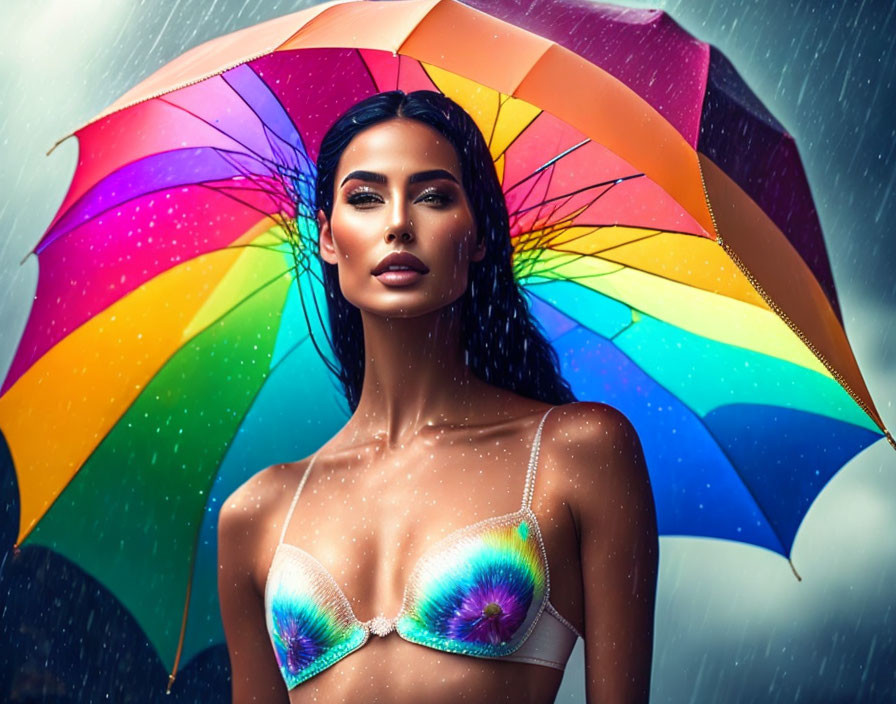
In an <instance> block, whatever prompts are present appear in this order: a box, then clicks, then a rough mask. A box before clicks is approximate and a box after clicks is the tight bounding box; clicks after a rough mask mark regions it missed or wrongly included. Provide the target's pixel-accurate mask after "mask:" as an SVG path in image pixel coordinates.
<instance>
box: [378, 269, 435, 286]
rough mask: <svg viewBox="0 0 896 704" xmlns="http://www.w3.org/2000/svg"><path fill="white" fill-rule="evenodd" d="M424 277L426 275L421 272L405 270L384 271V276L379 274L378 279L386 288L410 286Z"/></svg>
mask: <svg viewBox="0 0 896 704" xmlns="http://www.w3.org/2000/svg"><path fill="white" fill-rule="evenodd" d="M424 276H426V274H421V273H420V272H419V271H414V270H413V269H403V270H401V271H384V272H383V273H382V274H377V275H376V278H377V279H378V280H379V281H381V282H382V283H383V284H385V285H386V286H410V285H411V284H413V283H415V282H417V281H419V280H420V279H422V278H423V277H424Z"/></svg>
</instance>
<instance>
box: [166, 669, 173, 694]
mask: <svg viewBox="0 0 896 704" xmlns="http://www.w3.org/2000/svg"><path fill="white" fill-rule="evenodd" d="M173 684H174V673H173V672H172V673H171V674H170V675H168V687H167V688H166V689H165V694H171V685H173Z"/></svg>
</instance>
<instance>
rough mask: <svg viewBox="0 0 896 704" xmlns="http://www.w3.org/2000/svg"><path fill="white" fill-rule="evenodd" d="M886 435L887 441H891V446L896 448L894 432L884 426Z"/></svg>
mask: <svg viewBox="0 0 896 704" xmlns="http://www.w3.org/2000/svg"><path fill="white" fill-rule="evenodd" d="M884 435H885V436H886V437H887V442H889V443H890V446H891V447H892V448H893V449H894V450H896V440H894V439H893V434H892V433H891V432H890V431H889V430H887V429H886V428H884Z"/></svg>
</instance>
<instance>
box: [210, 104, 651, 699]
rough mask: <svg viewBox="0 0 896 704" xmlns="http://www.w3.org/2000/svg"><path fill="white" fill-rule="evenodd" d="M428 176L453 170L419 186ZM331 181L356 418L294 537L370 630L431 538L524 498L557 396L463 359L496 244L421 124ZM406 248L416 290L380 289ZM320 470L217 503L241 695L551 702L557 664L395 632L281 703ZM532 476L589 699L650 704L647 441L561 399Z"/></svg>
mask: <svg viewBox="0 0 896 704" xmlns="http://www.w3.org/2000/svg"><path fill="white" fill-rule="evenodd" d="M435 169H441V170H443V171H445V172H447V174H448V175H444V174H443V175H441V176H437V177H436V178H433V179H429V180H425V181H420V182H413V183H412V182H411V176H412V175H413V174H418V173H420V172H425V171H431V170H435ZM358 172H372V173H374V174H379V175H380V176H381V178H380V179H379V180H369V173H368V174H367V175H365V174H363V173H361V174H359V173H358ZM353 174H354V175H353ZM347 177H349V178H347ZM335 184H336V190H335V200H334V207H333V212H332V216H331V218H330V220H328V219H327V218H326V216H325V215H324V213H323V212H319V213H318V224H319V228H320V250H321V256H322V257H323V258H324V260H325V261H327V262H328V263H331V264H336V265H337V267H338V271H339V284H340V288H341V289H342V292H343V294H344V295H345V297H346V298H347V299H348V300H349V301H350V302H351V303H352V304H354V305H355V306H357V307H358V308H359V309H360V311H361V317H362V321H363V329H364V359H365V374H364V384H363V389H362V393H361V397H360V401H359V405H358V408H357V410H356V411H355V413H354V414H353V415H352V417H351V418H350V419H349V421H348V422H347V424H346V425H345V426H344V427H343V428H342V429H341V430H340V431H339V432H338V433H337V434H336V435H335V436H334V437H333V438H331V439H330V440H329V441H328V442H327V443H326V444H325V445H324V446H323V447H322V448H321V449H320V451H319V452H318V457H317V461H316V463H315V465H314V467H313V468H312V471H311V473H310V475H309V478H308V482H307V484H306V486H305V488H304V490H303V493H302V495H301V500H300V502H299V504H298V507H297V509H296V513H295V515H294V516H293V518H292V520H291V521H290V524H289V527H288V530H287V535H286V542H288V543H292V544H297V545H299V546H300V547H302V548H303V549H305V550H307V551H308V552H310V553H311V554H313V555H314V556H315V557H316V558H317V559H318V560H320V562H321V563H322V564H323V565H324V566H325V567H326V568H327V570H328V571H329V572H330V573H331V574H332V575H333V577H334V579H336V580H337V582H338V583H339V585H340V587H341V588H342V589H343V591H344V593H345V595H346V597H347V598H348V600H349V602H350V603H351V606H352V609H353V610H354V612H355V614H356V616H357V617H358V618H359V619H361V620H362V621H364V620H367V619H369V618H372V617H373V616H376V615H378V614H384V615H386V616H394V615H395V614H396V613H397V612H398V610H399V608H400V605H401V600H402V596H403V591H402V590H403V588H404V585H405V582H406V580H407V578H408V576H409V573H410V572H411V570H412V568H413V566H414V564H415V563H416V561H417V560H418V559H419V557H420V555H421V554H422V553H423V552H425V551H426V550H427V549H428V548H429V547H431V546H432V545H433V544H434V543H435V542H436V541H437V540H438V539H440V538H443V537H444V536H445V535H447V534H448V533H450V532H451V531H452V530H456V529H458V528H461V527H463V526H465V525H469V524H472V523H474V522H476V521H478V520H481V519H483V518H487V517H490V516H494V515H500V514H504V513H508V512H511V511H514V510H516V509H517V508H518V507H519V498H520V496H521V492H522V489H523V481H524V476H525V468H526V465H527V463H528V458H529V451H530V447H531V443H532V439H533V436H534V433H535V429H536V427H537V425H538V422H539V421H540V420H541V417H542V415H543V414H544V412H545V411H546V410H547V409H548V408H550V405H548V404H545V403H542V402H539V401H534V400H532V399H529V398H525V397H523V396H519V395H517V394H514V393H512V392H509V391H506V390H504V389H500V388H498V387H495V386H492V385H490V384H488V383H485V382H483V381H481V380H480V379H478V378H476V377H475V376H473V374H472V373H471V371H470V369H469V368H468V367H467V366H466V365H465V362H464V355H463V351H462V345H461V337H460V318H459V311H458V307H457V306H456V305H454V304H455V303H456V302H457V301H458V299H459V298H460V297H461V296H462V294H463V293H464V291H465V290H466V287H467V283H468V271H469V267H470V266H471V265H475V262H477V261H479V260H481V259H482V257H483V256H484V248H483V247H484V245H477V243H476V225H475V220H474V218H473V215H472V212H471V210H470V206H469V202H468V199H467V196H466V194H465V193H464V191H463V188H462V186H461V185H460V184H461V172H460V165H459V161H458V157H457V154H456V152H455V151H454V148H453V147H452V146H451V145H450V143H448V142H447V140H445V138H444V137H443V136H442V135H440V134H439V133H438V132H437V131H435V130H433V129H432V128H430V127H429V126H427V125H424V124H422V123H419V122H416V121H413V120H408V119H404V118H396V119H393V120H389V121H387V122H383V123H379V124H377V125H375V126H373V127H370V128H368V129H366V130H364V131H363V132H361V133H359V134H358V135H357V136H356V137H355V138H354V139H353V140H352V142H351V143H350V144H349V145H348V147H347V148H346V150H345V152H344V153H343V155H342V158H341V159H340V162H339V165H338V169H337V174H336V180H335ZM402 250H406V251H408V252H411V253H412V254H414V255H415V256H417V257H418V258H419V259H421V260H422V261H423V262H424V263H425V264H426V265H427V266H428V267H429V270H430V271H429V273H428V274H426V275H425V276H423V277H422V278H421V279H420V280H419V281H417V282H415V283H414V284H412V285H411V286H406V287H394V286H393V287H390V286H387V285H384V284H383V283H382V282H381V281H380V280H378V279H377V278H376V277H374V276H373V275H372V270H373V269H374V267H375V266H376V265H377V264H378V263H379V262H380V260H381V259H382V258H383V257H384V256H386V255H387V254H388V253H390V252H392V251H402ZM309 401H310V399H306V400H303V401H302V402H303V403H305V402H309ZM309 461H310V457H306V458H304V459H302V460H300V461H296V462H286V463H283V464H279V465H274V466H271V467H268V468H266V469H264V470H262V471H260V472H258V473H257V474H256V475H254V476H253V477H252V478H251V479H249V480H248V481H247V482H246V483H245V484H243V485H242V486H241V487H240V488H239V489H237V490H236V491H235V492H234V493H233V494H232V495H231V496H230V497H229V498H228V499H227V501H226V502H225V504H224V506H223V507H222V509H221V513H220V519H219V524H218V551H219V574H218V589H219V596H220V602H221V614H222V618H223V622H224V628H225V633H226V637H227V647H228V651H229V654H230V662H231V666H232V673H233V690H232V691H233V702H234V704H246V703H248V702H265V703H277V702H282V703H284V704H285V703H286V702H293V703H298V702H327V703H334V704H336V703H338V702H392V703H396V704H402V703H405V702H408V703H410V702H414V703H416V702H420V701H426V702H427V704H438V703H440V702H452V703H454V702H461V701H463V702H483V703H486V702H488V703H492V702H533V703H538V704H545V703H547V702H552V701H553V700H554V697H555V695H556V692H557V689H558V687H559V685H560V680H561V678H562V673H561V672H560V671H559V670H556V669H552V668H549V667H544V666H540V665H532V664H527V663H519V662H506V661H500V660H488V659H480V658H473V657H469V656H462V655H455V654H450V653H445V652H441V651H437V650H433V649H430V648H425V647H422V646H419V645H415V644H412V643H409V642H407V641H405V640H403V639H401V638H400V637H399V636H398V635H397V634H395V633H392V634H390V635H389V636H387V637H385V638H378V637H372V638H371V640H370V641H369V642H368V643H366V644H365V645H364V646H363V647H361V648H359V649H358V650H356V651H355V652H353V653H351V654H350V655H348V656H347V657H345V658H343V659H342V660H340V661H339V662H337V663H336V664H335V665H333V666H332V667H330V668H328V669H326V670H324V671H323V672H321V673H319V674H318V675H316V676H314V677H312V678H310V679H309V680H307V681H305V682H303V683H302V684H300V685H298V686H297V687H295V688H293V689H292V690H291V691H289V692H287V690H286V686H285V684H284V682H283V679H282V677H281V675H280V672H279V670H278V669H277V664H276V661H275V659H274V652H273V648H272V645H271V642H270V640H269V637H268V633H267V630H266V627H265V619H264V588H265V583H266V579H267V573H268V569H269V567H270V564H271V560H272V558H273V555H274V551H275V548H276V546H277V541H278V538H279V535H280V531H281V528H282V527H283V521H284V519H285V516H286V513H287V510H288V507H289V504H290V501H291V500H292V496H293V493H294V491H295V489H296V486H297V485H298V482H299V480H300V478H301V476H302V474H303V473H304V471H305V468H306V467H307V466H308V463H309ZM538 467H539V468H538V475H537V479H536V483H535V493H534V500H533V504H532V509H533V510H534V512H535V514H536V516H537V518H538V522H539V525H540V527H541V530H542V534H543V539H544V543H545V548H546V551H547V556H548V564H549V570H550V599H551V603H552V604H553V605H554V606H555V607H556V608H557V610H558V611H559V613H560V614H561V615H562V616H563V617H564V618H566V619H567V620H568V621H569V622H570V623H571V624H572V625H573V626H575V628H576V629H578V631H579V632H580V633H582V634H583V635H584V637H585V660H586V662H585V664H586V696H587V702H588V703H589V704H597V703H598V702H600V703H601V704H616V703H643V702H646V701H647V700H648V694H649V689H650V670H651V657H652V651H653V618H654V599H655V592H656V577H657V562H658V543H657V532H656V517H655V513H654V504H653V497H652V493H651V487H650V481H649V478H648V473H647V468H646V466H645V462H644V456H643V452H642V448H641V444H640V441H639V439H638V436H637V434H636V432H635V430H634V428H633V427H632V425H631V423H630V422H629V421H628V419H627V418H626V417H625V416H624V415H623V414H622V413H620V412H619V411H617V410H615V409H614V408H612V407H611V406H607V405H604V404H601V403H591V402H578V403H572V404H567V405H563V406H559V407H557V408H556V409H555V410H554V411H552V412H551V414H550V415H549V416H548V419H547V421H546V423H545V426H544V431H543V437H542V444H541V453H540V459H539V464H538Z"/></svg>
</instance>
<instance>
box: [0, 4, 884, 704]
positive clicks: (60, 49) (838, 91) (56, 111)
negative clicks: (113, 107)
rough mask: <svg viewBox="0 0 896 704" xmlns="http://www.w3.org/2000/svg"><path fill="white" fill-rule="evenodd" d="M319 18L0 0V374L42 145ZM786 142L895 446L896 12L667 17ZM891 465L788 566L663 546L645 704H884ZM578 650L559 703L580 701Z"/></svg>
mask: <svg viewBox="0 0 896 704" xmlns="http://www.w3.org/2000/svg"><path fill="white" fill-rule="evenodd" d="M309 4H314V3H307V2H306V3H300V2H287V1H285V0H273V1H271V2H264V3H255V2H249V1H248V0H245V1H244V0H170V1H168V2H162V1H161V0H154V1H143V2H137V1H136V0H127V1H125V0H78V2H71V1H70V0H68V1H67V0H35V1H33V2H25V1H24V0H18V1H17V0H0V106H2V110H0V127H2V129H0V164H2V165H3V168H2V169H0V187H2V193H3V197H2V199H0V232H2V235H0V372H4V373H5V370H6V368H7V367H8V365H9V362H10V360H11V358H12V354H13V352H14V349H15V343H16V342H17V340H18V338H19V336H20V334H21V331H22V329H23V327H24V324H25V320H26V318H27V314H28V310H29V305H30V300H31V298H32V296H33V292H34V289H35V286H36V281H37V262H36V260H35V258H34V257H30V258H29V259H28V260H26V262H25V263H24V265H21V266H20V265H19V262H20V261H21V259H22V257H23V256H24V255H25V254H26V252H27V251H28V250H29V249H30V247H31V246H33V245H34V243H35V242H36V241H37V239H38V238H39V237H40V235H41V234H42V232H43V230H44V228H45V227H46V226H47V225H48V224H49V222H50V220H51V218H52V216H53V215H54V213H55V209H56V208H57V207H58V205H59V203H60V202H61V200H62V198H63V196H64V194H65V191H66V189H67V187H68V183H69V180H70V178H71V175H72V172H73V170H74V164H75V158H76V155H77V148H76V144H75V141H74V140H69V141H67V142H66V143H64V144H63V145H61V146H60V147H59V148H58V149H57V150H56V151H55V152H54V153H53V154H52V155H51V156H50V157H46V156H44V153H45V152H46V151H47V150H48V149H49V148H50V147H51V146H52V145H53V143H54V142H55V141H56V140H57V139H59V138H60V137H62V136H64V135H65V134H67V133H68V132H70V131H71V130H73V129H75V128H77V127H78V126H80V125H81V124H82V123H83V122H85V121H87V120H88V119H90V118H91V117H92V116H93V115H95V114H96V113H98V112H99V111H100V110H102V109H103V108H104V107H106V106H107V105H108V104H109V103H111V102H112V101H113V100H115V99H116V98H117V97H118V96H119V95H121V94H122V93H123V92H124V91H125V90H127V89H128V88H129V87H131V86H132V85H133V84H135V83H136V82H138V81H139V80H140V79H142V78H143V77H145V76H147V75H148V74H150V73H152V72H153V71H154V70H155V69H157V68H158V67H160V66H161V65H163V64H164V63H166V62H167V61H169V60H171V59H173V58H174V57H176V56H177V55H179V54H181V53H182V52H183V51H185V50H186V49H188V48H190V47H192V46H195V45H196V44H198V43H200V42H202V41H205V40H207V39H211V38H213V37H215V36H219V35H221V34H225V33H227V32H231V31H234V30H236V29H239V28H242V27H246V26H249V25H252V24H255V23H257V22H260V21H263V20H265V19H269V18H271V17H275V16H279V15H282V14H286V13H288V12H292V11H295V10H297V9H301V8H302V7H304V6H307V5H309ZM621 4H628V5H631V6H637V7H658V8H661V9H665V10H666V11H667V12H669V14H670V15H671V16H672V17H673V18H674V19H675V20H676V21H677V22H679V23H680V24H681V25H683V26H684V27H685V28H686V29H687V30H688V31H690V32H691V33H692V34H693V35H694V36H696V37H697V38H698V39H701V40H703V41H708V42H710V43H713V44H715V45H716V46H717V47H719V48H720V49H721V50H722V52H723V53H724V54H725V55H726V56H727V57H728V58H729V59H730V60H731V61H732V63H733V64H734V66H735V67H736V68H737V69H738V71H739V72H740V73H741V75H742V76H743V77H744V79H745V80H746V81H747V83H748V84H749V85H750V86H751V87H752V88H753V90H754V91H755V92H756V93H757V95H758V96H759V97H760V98H761V99H762V101H763V102H764V103H765V104H766V105H767V106H768V107H769V108H770V109H771V111H772V112H773V113H774V114H775V116H776V117H777V118H778V119H779V120H780V121H781V122H782V123H783V124H784V125H785V126H786V127H787V128H788V129H789V130H790V132H791V133H792V134H793V135H794V136H795V137H796V141H797V144H798V146H799V149H800V153H801V155H802V158H803V162H804V164H805V167H806V171H807V173H808V176H809V182H810V184H811V187H812V191H813V194H814V196H815V199H816V204H817V206H818V209H819V213H820V217H821V223H822V227H823V229H824V232H825V237H826V241H827V245H828V251H829V254H830V258H831V261H832V267H833V271H834V278H835V281H836V284H837V288H838V291H839V294H840V297H841V304H842V308H843V312H844V319H845V325H846V331H847V334H848V336H849V339H850V341H851V342H852V346H853V349H854V351H855V354H856V357H857V359H858V361H859V365H860V367H861V369H862V371H863V373H864V375H865V378H866V381H867V382H868V385H869V387H870V389H871V393H872V396H873V398H874V400H875V402H876V404H877V407H878V409H879V411H880V412H881V414H882V416H883V418H884V421H885V422H886V424H887V426H888V427H889V428H891V430H892V429H896V409H894V407H893V403H892V399H893V398H894V392H896V345H894V333H896V315H894V313H896V276H894V267H896V237H894V234H893V225H892V223H893V219H894V215H896V197H894V193H893V190H894V180H896V168H894V163H893V159H894V148H896V120H894V118H893V109H894V106H896V87H894V81H896V47H894V43H893V40H892V39H890V38H889V37H892V36H894V35H896V16H894V14H896V3H892V2H870V1H861V2H842V1H839V0H838V1H836V2H808V1H797V2H786V1H780V0H779V1H778V2H775V1H773V0H738V1H732V0H691V1H690V2H688V1H685V0H671V1H669V2H625V3H621ZM894 535H896V453H894V451H893V450H892V448H890V447H889V446H888V445H887V444H886V442H885V441H883V440H882V441H879V442H878V443H876V444H875V445H874V446H872V447H871V448H869V449H867V450H866V451H865V452H863V453H861V454H860V455H859V456H857V457H856V458H855V459H854V460H853V461H852V462H850V463H849V464H848V465H847V466H846V467H845V468H844V469H843V470H842V471H841V472H840V473H839V474H838V475H837V476H836V477H835V478H834V479H833V480H832V481H831V483H830V484H829V485H828V486H827V487H826V489H825V490H824V491H823V493H822V494H821V495H820V496H819V498H818V499H817V501H816V502H815V504H814V505H813V507H812V509H811V510H810V512H809V514H808V515H807V517H806V519H805V521H804V522H803V525H802V527H801V529H800V532H799V534H798V535H797V538H796V543H795V545H794V549H793V561H794V564H795V565H796V566H797V568H798V569H799V571H800V573H801V575H802V576H803V581H802V582H797V581H796V580H795V579H794V577H793V575H792V573H791V571H790V568H789V567H788V565H787V562H786V561H785V560H784V559H783V558H781V557H780V556H777V555H774V554H772V553H770V552H767V551H764V550H760V549H758V548H755V547H751V546H747V545H740V544H734V543H728V542H723V541H711V540H704V539H691V538H663V540H662V543H661V548H662V551H661V552H662V554H661V570H660V584H659V593H658V601H657V631H656V646H655V657H654V675H653V696H652V701H654V702H676V703H677V702H722V701H724V702H754V701H763V702H847V701H848V702H893V701H896V636H894V634H896V610H894V606H896V597H894V594H896V590H894V587H893V585H894V584H896V541H894V540H893V536H894ZM583 678H584V675H583V661H582V650H581V644H579V646H577V649H576V652H575V653H574V655H573V659H572V661H571V663H570V666H569V668H568V670H567V674H566V677H565V679H564V684H563V687H562V689H561V694H560V697H559V698H558V701H562V702H573V701H581V700H582V699H583Z"/></svg>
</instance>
